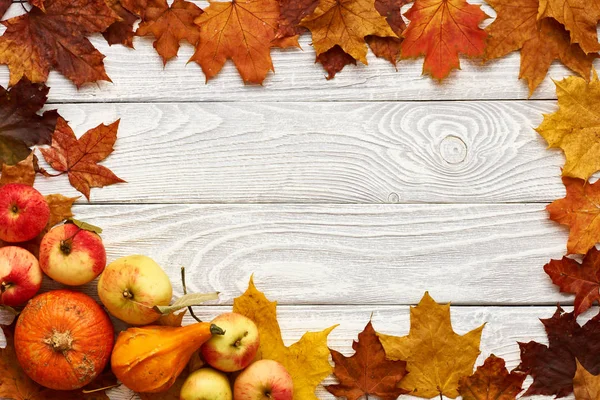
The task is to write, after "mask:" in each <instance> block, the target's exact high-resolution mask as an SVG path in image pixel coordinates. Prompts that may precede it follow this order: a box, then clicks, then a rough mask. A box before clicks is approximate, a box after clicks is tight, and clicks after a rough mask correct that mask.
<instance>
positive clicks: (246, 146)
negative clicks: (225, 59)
mask: <svg viewBox="0 0 600 400" xmlns="http://www.w3.org/2000/svg"><path fill="white" fill-rule="evenodd" d="M473 2H474V3H481V4H484V3H483V2H481V1H473ZM198 4H199V5H201V6H204V5H205V3H201V2H199V3H198ZM484 10H485V11H486V12H487V13H488V14H490V15H492V16H494V12H493V11H492V10H491V9H490V8H489V7H488V6H486V5H485V4H484ZM20 12H21V11H20V6H18V5H17V6H13V8H12V9H11V10H10V11H9V14H8V15H9V16H14V15H16V14H18V13H20ZM488 23H489V21H488ZM92 41H93V43H94V44H95V45H96V47H97V48H98V49H99V50H100V51H101V52H103V53H104V54H105V55H106V56H107V57H106V59H105V63H106V70H107V72H108V74H109V76H110V77H111V78H112V80H113V83H105V82H103V83H99V84H98V85H89V86H87V87H85V88H82V89H81V90H79V91H77V90H76V89H75V88H74V86H73V85H72V84H71V83H70V82H68V81H66V80H65V79H64V78H62V77H61V76H59V75H58V74H56V73H52V74H51V76H50V79H49V81H48V85H49V86H51V88H52V89H51V91H50V103H52V104H51V105H50V106H48V108H58V110H59V112H60V113H61V115H63V116H64V117H65V118H66V119H67V120H69V121H70V123H71V126H72V127H73V128H74V129H75V130H76V132H77V133H78V134H82V133H83V132H85V131H86V130H87V129H89V128H91V127H94V126H96V125H98V124H100V123H109V122H112V121H114V120H115V119H117V118H121V126H120V130H119V139H118V141H117V145H116V149H115V152H114V154H113V155H112V156H110V158H109V159H108V160H107V161H106V162H105V163H104V165H106V166H108V167H109V168H111V169H112V170H113V171H114V172H115V173H116V174H117V175H118V176H120V177H121V178H123V179H125V180H127V181H128V182H129V183H127V184H123V185H115V186H112V187H109V188H105V189H98V190H93V191H92V202H91V203H87V202H86V201H83V200H82V201H79V202H78V203H77V206H76V208H75V212H76V215H77V217H78V218H80V219H84V220H86V221H89V222H91V223H93V224H96V225H99V226H102V227H103V228H104V234H103V238H104V240H105V243H106V247H107V250H108V255H109V261H112V260H114V259H116V258H117V257H120V256H124V255H128V254H133V253H142V254H146V255H148V256H151V257H152V258H154V259H155V260H157V261H158V262H159V263H160V264H161V265H162V266H163V267H164V268H165V269H167V270H168V272H169V274H170V276H171V278H172V280H173V281H174V283H175V288H176V292H177V294H178V295H180V294H181V288H180V286H179V285H178V283H179V267H180V266H182V265H184V266H186V267H187V269H188V276H189V278H188V279H189V281H190V282H189V285H190V289H191V290H194V291H214V290H218V291H221V292H222V296H221V300H220V302H219V304H218V305H214V306H207V307H204V308H201V309H200V310H199V314H200V316H201V317H204V318H206V319H209V318H211V317H212V316H214V315H216V314H218V313H220V312H222V311H225V310H228V309H230V308H229V306H230V305H231V303H232V299H233V298H234V297H236V296H238V295H239V294H240V293H241V292H243V291H244V290H245V288H246V286H247V283H248V279H249V277H250V275H251V274H252V273H254V274H255V280H256V283H257V285H258V287H259V289H262V290H264V292H265V293H266V294H267V296H268V297H269V298H271V299H274V300H278V301H279V304H280V307H279V316H280V323H281V327H282V330H283V333H284V338H285V340H286V342H288V343H292V342H294V341H295V340H297V339H298V338H299V337H300V336H301V335H302V333H303V332H304V331H306V330H321V329H324V328H326V327H328V326H331V325H332V324H334V323H340V326H339V327H338V328H337V329H336V330H334V331H333V333H332V334H331V336H330V342H329V344H330V347H332V348H334V349H337V350H339V351H342V352H343V353H346V354H351V353H352V350H351V343H352V340H353V339H354V338H355V337H356V335H357V334H358V333H359V332H360V331H361V330H362V328H363V327H364V325H365V324H366V323H367V321H368V319H369V316H370V315H371V313H373V322H374V325H375V328H376V329H377V330H379V331H382V332H385V333H390V334H396V335H404V334H407V332H408V329H409V317H408V306H409V305H411V304H415V303H417V302H418V301H419V299H420V298H421V296H422V295H423V292H424V291H425V290H429V292H430V293H431V295H432V296H433V297H434V298H435V299H436V300H437V301H439V302H452V303H453V308H452V320H453V323H454V326H455V330H456V331H457V332H459V333H465V332H467V331H468V330H471V329H473V328H475V327H477V326H479V325H480V324H482V323H483V322H487V325H486V327H485V329H484V331H483V340H482V345H481V350H482V355H481V357H480V361H479V364H480V363H481V362H482V361H483V359H484V358H485V357H487V356H488V355H490V354H491V353H494V354H496V355H498V356H501V357H504V358H505V359H506V360H507V363H508V366H509V367H510V368H512V367H515V366H516V365H518V363H519V352H518V346H517V341H529V340H537V341H540V342H546V339H545V335H544V332H543V329H542V325H541V323H540V322H539V321H538V318H547V317H550V316H551V315H552V314H553V312H554V310H555V307H554V305H555V304H556V303H557V302H560V303H561V304H563V305H570V304H572V298H571V297H568V296H563V295H561V294H559V293H558V290H557V288H556V287H554V286H553V285H552V283H551V281H550V279H549V278H548V277H547V276H546V275H545V273H544V271H543V269H542V267H543V265H544V264H545V263H546V262H548V261H549V260H550V259H551V258H559V257H561V256H562V255H563V253H565V246H566V239H567V232H566V231H565V230H564V229H563V228H561V227H560V226H558V225H557V224H555V223H553V222H551V221H549V220H548V218H547V214H546V212H545V210H544V207H545V205H546V204H547V203H549V202H550V201H552V200H554V199H557V198H560V197H562V196H563V195H564V189H563V187H562V184H561V181H560V177H559V175H560V167H561V165H562V163H563V156H562V154H560V153H559V152H557V151H548V150H546V149H545V147H546V146H545V143H544V141H543V140H542V139H541V138H540V137H539V136H538V135H537V134H536V133H535V131H534V130H533V128H534V127H536V126H537V125H538V124H539V123H540V122H541V120H542V113H544V112H552V111H553V110H555V109H556V101H555V91H554V85H553V83H552V81H551V79H550V78H548V79H547V80H546V81H545V82H544V83H543V84H542V85H541V86H540V88H539V89H538V90H537V92H536V94H535V95H534V96H533V97H532V99H531V100H529V101H528V100H527V87H526V85H525V83H524V82H522V81H518V80H517V76H518V73H519V55H518V54H512V55H510V56H509V57H506V58H504V59H502V60H499V61H496V62H493V63H490V64H489V65H485V66H482V65H480V63H479V62H478V61H468V60H463V61H462V70H461V71H456V72H453V73H452V75H451V77H450V78H449V79H447V80H446V81H444V82H443V83H441V84H440V83H437V82H435V81H433V80H431V79H430V78H427V77H423V76H421V65H422V60H417V61H402V62H401V63H400V64H399V66H398V70H397V71H396V70H395V69H394V67H392V66H391V65H390V64H389V63H387V62H385V61H383V60H379V59H376V58H375V57H373V56H372V55H371V56H370V58H369V66H368V67H367V66H362V65H359V66H356V67H353V66H349V67H346V68H345V69H344V71H342V72H341V73H339V74H338V76H337V77H336V78H335V79H334V80H331V81H327V80H326V79H325V73H324V72H323V70H322V69H321V67H320V65H318V64H317V65H315V64H314V58H315V55H314V51H313V50H312V48H311V46H310V38H309V37H304V38H303V40H301V43H302V45H303V48H304V50H303V51H301V50H290V51H277V50H274V51H273V60H274V64H275V69H276V73H275V74H272V75H271V76H269V77H268V78H267V80H266V81H265V83H264V85H263V86H262V87H260V86H244V85H243V83H242V81H241V79H240V78H239V76H238V75H237V73H236V72H235V69H234V67H233V65H231V64H228V65H227V66H226V68H225V69H224V71H223V72H222V73H221V74H220V75H219V76H218V77H217V78H216V79H214V80H212V81H210V82H209V83H208V84H205V79H204V76H203V74H202V72H201V70H200V68H199V67H198V66H197V65H196V64H193V63H192V64H186V61H187V59H188V58H189V57H190V55H191V54H192V51H193V50H192V48H191V46H187V45H184V46H183V47H182V49H181V51H180V57H179V58H178V59H177V60H175V61H173V62H171V63H170V64H168V65H167V67H166V68H163V66H162V63H161V60H160V58H159V57H158V55H156V54H155V52H154V49H153V48H152V44H151V40H149V39H140V38H138V39H136V40H135V42H134V43H135V47H136V50H135V51H134V50H130V49H126V48H124V47H121V46H113V47H109V46H108V45H107V44H106V43H105V42H104V40H103V39H102V38H101V37H99V36H98V37H94V38H93V39H92ZM567 74H568V71H567V70H566V69H565V68H563V67H562V66H560V65H558V64H556V65H553V67H552V68H551V70H550V74H549V76H550V77H552V78H555V79H561V78H562V77H563V76H565V75H567ZM7 82H8V72H7V70H6V69H5V68H3V69H0V83H1V84H2V85H6V83H7ZM38 188H39V189H40V190H41V191H42V192H44V193H52V192H60V193H63V194H66V195H76V194H77V193H76V192H75V191H74V190H73V189H72V188H70V186H69V185H68V182H67V180H66V178H65V177H61V178H58V179H57V178H54V179H49V180H44V179H43V178H38ZM47 287H48V286H47ZM94 289H95V287H94V286H93V285H90V286H89V287H87V288H84V289H83V290H85V291H86V292H88V293H90V294H92V295H93V296H96V295H95V293H94ZM567 308H569V307H567ZM4 317H6V316H4ZM332 381H333V380H332V378H330V379H328V380H327V382H328V383H330V382H332ZM528 382H529V381H528ZM318 394H319V397H320V398H322V399H332V398H333V397H332V396H331V395H329V394H328V393H327V392H326V391H325V390H323V389H322V388H320V389H319V390H318ZM111 396H112V398H115V399H129V398H130V394H129V393H128V392H127V390H125V389H119V390H114V391H112V392H111Z"/></svg>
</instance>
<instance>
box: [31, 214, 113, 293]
mask: <svg viewBox="0 0 600 400" xmlns="http://www.w3.org/2000/svg"><path fill="white" fill-rule="evenodd" d="M105 266H106V250H105V249H104V245H103V244H102V239H101V238H100V236H98V235H97V234H96V233H94V232H90V231H86V230H83V229H80V228H78V227H77V226H76V225H74V224H65V225H61V226H57V227H55V228H54V229H52V230H51V231H50V232H48V233H47V234H46V235H44V238H43V239H42V243H41V245H40V267H41V268H42V271H44V272H45V273H46V275H48V276H49V277H50V278H52V279H54V280H55V281H57V282H60V283H64V284H65V285H71V286H79V285H84V284H86V283H88V282H91V281H93V280H94V279H95V278H96V277H97V276H98V275H100V273H101V272H102V271H103V270H104V267H105Z"/></svg>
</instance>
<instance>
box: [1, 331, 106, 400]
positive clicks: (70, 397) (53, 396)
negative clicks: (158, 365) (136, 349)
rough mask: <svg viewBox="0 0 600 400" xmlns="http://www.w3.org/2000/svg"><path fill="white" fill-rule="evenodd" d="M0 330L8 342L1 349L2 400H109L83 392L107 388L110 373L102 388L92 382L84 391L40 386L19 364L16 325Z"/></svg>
mask: <svg viewBox="0 0 600 400" xmlns="http://www.w3.org/2000/svg"><path fill="white" fill-rule="evenodd" d="M0 328H1V329H2V332H3V333H4V336H5V338H6V342H7V344H6V347H5V348H0V398H3V399H12V400H108V396H107V395H106V393H105V392H104V391H97V392H93V393H84V392H83V390H90V389H92V390H93V389H96V388H101V387H105V386H107V385H105V384H106V383H107V382H108V380H107V378H106V377H107V376H109V375H110V373H107V375H101V376H100V377H99V378H98V380H99V383H100V384H101V385H102V386H97V384H98V383H97V382H92V383H91V384H90V385H88V386H86V387H85V388H83V389H82V390H73V391H58V390H51V389H46V388H44V387H42V386H40V385H38V384H37V383H35V382H34V381H32V380H31V379H30V378H29V377H28V376H27V375H26V374H25V372H23V369H22V368H21V366H20V365H19V363H18V362H17V356H16V354H15V350H14V340H13V337H14V324H13V325H11V326H4V325H0ZM110 382H113V381H112V380H111V381H110ZM114 383H116V379H114Z"/></svg>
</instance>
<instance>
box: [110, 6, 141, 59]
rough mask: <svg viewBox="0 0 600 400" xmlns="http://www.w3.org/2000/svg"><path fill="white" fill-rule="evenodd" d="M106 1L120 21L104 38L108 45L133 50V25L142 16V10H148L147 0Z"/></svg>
mask: <svg viewBox="0 0 600 400" xmlns="http://www.w3.org/2000/svg"><path fill="white" fill-rule="evenodd" d="M134 1H135V3H137V4H134V3H133V2H132V1H131V0H129V2H128V1H127V0H106V4H107V5H108V6H109V7H110V8H111V9H112V10H113V11H114V12H115V14H117V15H118V16H119V18H120V20H119V21H117V22H114V23H113V24H112V25H111V26H109V27H108V28H107V29H106V30H105V31H104V32H102V36H104V38H105V39H106V41H107V42H108V44H110V45H113V44H119V43H120V44H122V45H124V46H127V47H131V48H133V36H134V35H133V25H134V24H135V22H136V21H137V20H138V18H139V17H140V16H141V10H145V9H146V4H147V0H134Z"/></svg>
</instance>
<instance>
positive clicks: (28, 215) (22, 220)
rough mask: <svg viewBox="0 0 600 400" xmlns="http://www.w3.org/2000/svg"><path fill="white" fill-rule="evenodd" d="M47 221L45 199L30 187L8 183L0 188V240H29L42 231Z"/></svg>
mask: <svg viewBox="0 0 600 400" xmlns="http://www.w3.org/2000/svg"><path fill="white" fill-rule="evenodd" d="M49 219H50V207H48V203H46V199H44V196H42V195H41V194H40V192H38V191H37V190H35V189H34V188H32V187H31V186H27V185H23V184H21V183H9V184H7V185H4V186H2V187H0V240H3V241H5V242H9V243H16V242H25V241H27V240H31V239H33V238H34V237H36V236H37V235H39V234H40V233H41V232H42V231H43V230H44V228H45V227H46V224H47V223H48V220H49Z"/></svg>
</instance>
